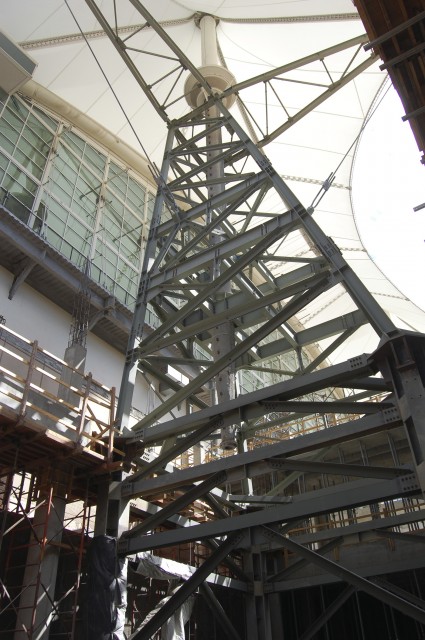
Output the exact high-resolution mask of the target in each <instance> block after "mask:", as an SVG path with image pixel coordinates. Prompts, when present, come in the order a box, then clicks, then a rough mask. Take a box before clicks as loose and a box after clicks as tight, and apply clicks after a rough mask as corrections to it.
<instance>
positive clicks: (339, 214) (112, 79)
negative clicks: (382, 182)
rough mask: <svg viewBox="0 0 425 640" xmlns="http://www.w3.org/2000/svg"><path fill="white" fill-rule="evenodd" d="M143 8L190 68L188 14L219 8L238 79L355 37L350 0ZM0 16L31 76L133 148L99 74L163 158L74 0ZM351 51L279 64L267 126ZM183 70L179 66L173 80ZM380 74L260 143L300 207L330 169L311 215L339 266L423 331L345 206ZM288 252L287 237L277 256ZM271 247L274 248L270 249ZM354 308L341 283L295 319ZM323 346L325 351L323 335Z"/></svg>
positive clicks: (358, 343) (124, 78)
mask: <svg viewBox="0 0 425 640" xmlns="http://www.w3.org/2000/svg"><path fill="white" fill-rule="evenodd" d="M98 4H99V6H100V7H101V9H102V11H103V12H104V13H105V14H110V15H113V2H112V1H106V0H105V1H104V2H99V3H98ZM143 4H144V6H145V7H146V8H147V10H148V11H149V12H150V13H151V14H152V15H153V16H154V17H155V19H156V20H157V21H158V22H160V23H161V24H162V26H163V28H164V29H165V30H166V31H167V33H168V34H169V35H170V37H171V38H172V39H173V40H174V42H175V43H176V44H177V45H178V46H179V47H180V48H181V49H182V50H183V51H184V53H185V54H186V55H187V56H188V57H189V59H190V60H191V61H192V62H193V63H194V64H195V65H196V66H197V67H198V66H200V64H201V46H200V29H199V27H198V25H197V20H196V14H199V13H209V14H212V15H214V16H216V17H217V18H218V19H219V20H218V24H217V37H218V43H219V48H220V52H221V55H222V59H223V62H224V63H225V65H226V66H227V67H228V68H229V70H230V71H231V72H232V73H233V74H234V76H235V78H236V81H237V82H238V83H239V82H241V81H243V80H246V79H248V78H251V77H253V76H256V75H258V74H261V73H264V72H266V71H268V70H271V69H273V68H275V67H278V66H281V65H286V64H288V63H290V62H292V61H296V60H300V59H302V58H303V57H305V56H308V55H310V54H313V53H315V52H317V51H320V50H323V49H326V48H328V47H332V46H334V45H337V44H338V43H340V42H343V41H347V40H349V39H351V38H355V37H357V36H360V35H362V34H363V33H364V26H363V24H362V22H361V21H360V19H359V17H358V14H357V12H356V9H355V7H354V5H353V4H352V2H351V0H286V1H279V0H275V1H271V2H265V3H259V2H258V0H220V1H213V0H179V1H177V0H161V1H160V2H158V1H157V0H144V2H143ZM117 5H118V6H119V14H118V21H119V26H120V27H127V26H131V25H134V24H141V23H143V20H142V19H141V16H140V14H139V13H138V12H137V11H136V10H135V8H134V7H133V5H132V4H131V3H130V2H128V3H127V2H119V3H117ZM23 16H24V19H23ZM2 18H3V19H2V29H3V30H4V31H5V33H6V34H8V35H9V36H10V37H11V38H13V39H14V40H15V41H16V42H19V43H20V44H21V46H23V47H24V48H25V50H26V52H27V53H28V54H29V55H30V56H31V57H32V58H34V59H35V60H36V62H37V63H38V66H37V69H36V72H35V75H34V80H35V81H36V82H37V83H39V84H40V85H42V86H43V87H45V88H47V89H49V90H50V91H52V92H53V93H55V94H57V95H58V96H60V97H61V98H62V99H64V100H66V101H67V102H69V103H70V104H72V105H73V106H74V107H76V108H78V109H79V110H81V111H82V112H84V113H86V114H87V115H88V116H90V117H91V118H93V119H94V120H96V121H98V122H99V123H100V124H101V125H102V126H104V127H105V128H106V129H108V130H109V131H111V132H112V133H113V134H114V135H115V136H117V137H119V138H121V139H122V140H124V141H125V142H126V143H128V144H130V145H132V146H134V147H135V148H136V150H138V151H140V152H141V153H142V152H143V151H142V149H141V148H140V144H139V142H138V140H137V139H136V137H135V135H134V132H133V131H132V129H131V127H130V126H129V123H128V121H127V119H126V117H125V115H124V114H123V111H122V109H121V108H120V105H119V104H118V102H117V99H116V97H115V96H114V95H113V92H112V91H111V89H110V87H109V86H108V82H107V81H106V79H105V77H106V78H107V79H108V81H109V83H110V84H111V86H112V88H113V90H114V92H115V93H116V96H117V97H118V99H119V101H120V103H121V105H122V108H123V110H124V111H125V113H126V115H127V116H128V119H129V120H130V121H131V124H132V126H133V127H134V130H135V131H136V133H137V136H138V137H139V139H140V141H141V142H142V144H143V149H144V150H145V151H146V153H147V155H148V157H149V159H150V160H152V161H154V162H156V163H157V164H160V163H161V156H162V150H163V147H164V142H165V136H166V133H167V128H166V125H165V123H164V122H163V121H162V120H161V118H160V117H159V115H158V114H157V113H156V112H155V110H154V109H153V107H152V105H151V104H150V102H149V100H148V99H147V98H146V96H145V95H144V93H143V92H142V90H141V89H140V87H138V86H137V85H136V83H135V81H134V78H133V77H132V76H131V74H130V73H129V72H128V70H127V69H126V67H125V64H124V62H123V61H122V59H121V58H120V57H119V55H118V54H117V52H116V51H115V49H114V47H113V46H112V45H111V43H110V41H109V39H108V38H107V37H106V36H103V37H102V35H99V34H96V33H93V34H92V35H91V36H90V35H89V36H88V40H87V42H88V43H89V44H90V47H89V46H88V44H87V42H86V41H85V39H84V38H83V37H82V36H81V31H83V32H85V33H87V34H91V32H98V31H100V25H99V24H98V22H97V21H96V19H95V18H94V16H93V14H92V12H91V11H90V10H89V8H88V7H87V6H86V4H85V2H84V1H83V0H68V1H65V0H64V1H62V0H39V1H38V2H36V3H34V2H32V1H30V0H15V2H13V3H8V4H7V8H6V9H4V10H3V12H2ZM80 30H81V31H80ZM134 38H135V46H136V40H137V49H139V50H147V49H149V48H150V50H154V51H155V50H157V51H158V52H159V51H160V48H161V43H160V41H159V39H158V37H157V36H156V35H155V34H154V33H153V31H152V30H151V29H145V30H143V31H142V32H141V33H139V34H138V35H137V36H135V37H134ZM155 47H157V48H158V49H155ZM90 48H91V49H92V50H90ZM152 48H153V49H152ZM354 51H355V49H354V50H353V49H352V48H351V49H348V50H346V51H342V52H340V53H337V54H335V55H333V56H331V57H330V58H327V59H326V62H325V64H323V63H322V62H320V61H316V62H312V63H310V64H308V65H304V66H301V67H299V68H296V69H294V70H292V71H290V72H288V74H287V75H286V76H285V80H284V81H282V82H281V88H280V89H279V92H280V93H279V97H278V96H277V95H276V96H273V95H270V96H269V106H268V113H267V117H268V126H269V127H270V130H272V129H273V126H274V123H275V122H276V126H279V123H280V121H281V111H282V106H281V104H280V103H283V104H284V108H285V110H286V112H287V117H289V118H290V117H293V116H295V115H296V114H297V113H298V112H299V110H300V109H302V108H303V107H304V106H305V105H307V104H308V103H309V102H311V101H312V100H314V99H315V97H316V95H318V93H319V92H322V91H323V88H324V87H325V88H326V87H327V86H328V85H329V84H330V82H335V81H336V80H337V79H338V78H341V77H343V75H344V71H345V69H347V67H348V66H349V65H350V63H351V59H352V57H353V52H354ZM370 55H371V54H370V52H365V51H364V49H363V47H362V46H361V47H360V48H359V50H358V52H357V60H358V61H357V62H356V64H360V63H361V62H362V61H363V60H364V61H366V60H367V59H368V58H370ZM95 56H96V58H97V61H96V59H95ZM133 59H134V60H135V61H136V63H139V64H141V65H143V70H144V74H145V75H146V78H147V80H148V81H149V78H150V76H151V77H152V80H153V79H154V78H156V77H157V76H158V74H160V73H161V65H162V64H163V59H162V58H158V57H155V56H152V55H150V56H149V57H147V56H146V55H145V54H143V53H140V52H135V53H134V58H133ZM100 66H101V68H102V70H101V69H100ZM187 75H188V72H186V75H185V76H184V77H183V78H182V82H183V81H184V80H185V78H186V77H187ZM384 79H385V73H384V72H381V71H380V70H379V61H376V62H374V63H373V64H372V65H371V66H369V67H368V68H366V69H365V70H364V71H363V72H362V73H361V74H359V75H358V76H357V77H356V78H355V79H354V80H352V81H351V82H349V83H348V84H347V85H346V86H344V87H343V88H341V89H340V90H338V91H334V92H332V95H331V96H330V97H329V98H328V99H327V100H326V101H323V102H322V103H321V104H318V106H317V107H316V108H315V109H313V110H312V111H311V113H309V114H307V115H306V116H305V117H303V118H301V119H300V120H299V121H298V122H295V124H293V125H292V126H288V128H287V130H286V131H284V132H283V133H281V135H279V136H278V137H277V138H276V139H275V140H273V141H272V142H270V143H269V144H268V145H267V146H266V147H265V153H266V155H267V156H268V157H269V158H270V160H271V161H272V163H273V165H274V168H275V169H276V170H277V171H278V172H279V173H280V174H281V175H282V176H283V177H284V179H285V180H287V181H288V184H289V186H290V187H291V189H292V190H293V191H294V192H295V194H296V195H297V197H298V198H299V199H300V201H301V202H302V203H303V204H304V206H306V207H307V206H309V205H310V204H311V203H312V202H313V201H314V199H315V198H316V196H317V194H318V193H319V191H320V189H321V185H322V183H323V181H325V180H326V179H327V178H328V176H329V175H330V174H331V173H332V172H334V171H336V176H335V181H334V183H333V185H332V187H331V188H330V189H329V190H328V191H327V192H326V193H325V195H324V197H323V198H322V199H321V200H320V202H319V204H318V206H317V207H316V208H315V213H314V216H315V218H316V220H317V222H318V223H319V224H320V225H321V227H322V228H323V230H324V231H325V233H326V234H327V235H329V236H330V237H332V238H333V240H334V241H335V242H336V244H337V245H338V247H339V248H340V250H341V251H342V253H343V255H344V257H345V259H346V260H347V262H348V263H349V264H350V265H351V266H352V267H353V269H354V270H355V272H356V273H357V274H358V275H359V276H360V278H361V279H362V281H363V282H364V284H365V285H366V286H367V288H368V289H369V290H370V291H371V292H372V294H373V295H374V296H375V297H376V299H377V300H378V302H379V303H380V305H381V306H382V307H383V308H384V309H385V310H386V311H387V312H388V313H389V314H390V315H391V317H392V319H393V320H394V322H395V324H396V325H397V326H399V327H401V328H408V329H415V330H419V331H425V313H424V312H423V311H421V310H420V309H419V308H418V307H416V306H415V305H414V304H413V303H412V302H410V301H409V300H408V299H406V297H405V296H404V295H403V293H401V292H400V291H399V290H398V289H397V288H396V287H395V286H393V284H392V283H391V282H389V280H388V279H387V278H386V277H385V276H384V275H383V273H382V272H381V271H380V270H379V268H378V267H377V265H376V264H374V263H373V262H372V260H371V259H370V258H369V256H368V254H367V252H366V250H365V249H364V247H363V245H362V242H361V240H360V238H359V235H358V231H357V228H356V223H355V220H354V216H353V211H352V203H351V195H352V194H351V174H352V164H353V158H354V156H355V149H356V145H355V144H354V143H355V141H356V139H357V138H358V136H359V134H360V132H361V129H362V127H363V125H364V122H365V118H366V117H367V114H368V112H369V109H370V108H371V105H372V104H373V101H374V99H375V97H376V95H377V93H378V91H379V89H380V87H381V85H382V83H383V81H384ZM264 93H265V85H264V83H260V85H258V84H257V85H255V86H254V87H251V88H248V89H246V90H245V91H243V92H241V97H242V99H243V101H244V104H245V105H246V107H247V108H248V109H249V112H250V113H251V115H252V117H253V118H254V119H255V121H256V122H260V121H261V119H262V118H264ZM188 108H189V107H188V106H187V104H186V102H185V101H184V100H181V101H179V102H176V104H174V105H172V106H171V107H170V110H169V113H170V117H178V116H181V115H183V114H184V113H185V111H187V109H188ZM232 112H234V113H235V116H236V117H237V118H238V119H239V120H240V122H241V123H242V124H244V119H243V114H242V113H241V112H240V110H239V109H238V106H237V105H235V106H234V107H232ZM295 120H296V118H295ZM253 133H254V134H255V135H256V136H257V137H258V139H261V137H263V136H262V134H264V131H261V126H259V127H257V128H256V127H255V126H254V131H253ZM267 206H268V210H269V211H270V212H272V213H273V212H275V213H278V212H280V210H281V209H279V207H281V206H282V203H281V202H280V201H279V202H278V201H277V200H276V202H273V201H270V202H268V203H267ZM235 223H236V221H235ZM296 238H297V239H296V240H294V241H293V242H292V246H291V247H290V251H291V254H292V255H293V256H302V255H304V256H305V255H311V256H314V252H313V251H312V249H311V248H310V247H309V246H308V245H307V243H306V241H305V239H304V237H303V236H302V235H301V234H297V235H296ZM288 251H289V248H288V246H287V245H285V255H288ZM276 252H277V255H279V247H276ZM269 266H270V268H272V270H273V271H274V272H275V273H280V272H281V271H282V269H284V267H282V263H280V262H278V261H276V262H275V263H274V266H273V265H272V264H270V265H269ZM354 309H355V306H354V304H353V303H352V302H351V299H350V297H349V295H348V294H347V293H345V291H344V289H343V288H342V287H339V288H332V289H331V291H330V293H328V294H324V295H322V296H320V297H319V298H318V299H317V300H315V302H314V303H313V304H311V305H310V306H308V307H307V308H305V309H304V310H303V312H302V313H301V314H300V315H299V316H298V318H299V320H300V321H301V322H302V324H303V325H304V326H306V327H310V326H314V325H316V324H318V323H321V322H324V321H326V320H328V319H332V318H335V317H336V316H340V315H342V314H346V313H349V312H350V311H352V310H354ZM355 336H356V339H355V340H353V339H351V340H350V341H346V342H345V343H344V344H343V345H342V347H341V348H340V349H339V350H337V351H335V353H334V354H333V356H332V360H333V361H339V360H342V359H346V358H348V357H351V355H355V354H356V353H359V352H370V351H372V350H373V349H374V348H375V347H376V346H377V336H376V335H375V334H373V333H372V332H370V331H369V330H366V328H363V329H360V330H358V331H357V332H356V334H355ZM321 346H323V347H325V346H326V342H325V341H324V342H323V343H321ZM350 351H352V353H350Z"/></svg>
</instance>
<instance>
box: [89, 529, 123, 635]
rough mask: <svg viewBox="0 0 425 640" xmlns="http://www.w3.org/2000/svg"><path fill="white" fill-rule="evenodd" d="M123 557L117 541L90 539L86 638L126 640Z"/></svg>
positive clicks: (100, 537)
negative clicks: (119, 551)
mask: <svg viewBox="0 0 425 640" xmlns="http://www.w3.org/2000/svg"><path fill="white" fill-rule="evenodd" d="M126 570H127V560H126V558H119V557H117V541H116V539H115V538H112V537H110V536H96V537H95V538H93V540H92V542H91V544H90V547H89V549H88V553H87V597H86V603H85V604H86V606H85V607H84V630H85V638H86V640H125V637H126V636H125V635H124V618H125V609H126V605H127V585H126V579H127V578H126Z"/></svg>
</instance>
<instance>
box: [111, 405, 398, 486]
mask: <svg viewBox="0 0 425 640" xmlns="http://www.w3.org/2000/svg"><path fill="white" fill-rule="evenodd" d="M400 424H401V419H400V416H399V414H398V412H397V411H395V410H392V409H390V410H387V411H383V412H382V413H378V414H373V415H370V416H366V417H364V418H359V419H358V420H354V421H351V422H348V423H344V424H340V425H338V426H335V427H331V428H328V429H322V430H319V431H316V432H312V433H308V434H306V435H303V436H299V437H297V438H291V439H289V440H281V441H279V442H276V443H275V444H272V445H266V446H264V447H261V448H260V447H259V448H256V449H253V450H252V451H247V452H246V453H240V454H238V455H237V456H229V457H226V458H222V459H221V460H214V461H212V462H209V463H207V464H202V465H199V466H195V467H191V468H188V469H181V470H179V471H175V472H174V473H172V474H168V475H167V476H159V477H157V478H151V479H146V480H137V479H136V480H135V481H132V478H131V476H130V477H129V478H127V480H126V481H125V482H123V483H122V484H121V489H122V491H123V495H129V496H136V495H141V494H142V493H143V492H144V491H147V492H149V491H151V492H155V491H161V490H163V491H166V490H170V489H171V488H175V487H177V486H183V485H184V484H190V483H193V482H198V481H201V480H203V479H205V478H206V477H208V476H210V475H212V474H214V473H218V472H220V471H223V470H225V471H226V472H228V473H229V472H230V471H233V472H234V473H233V476H232V477H233V478H235V479H236V477H237V474H238V470H240V477H241V478H242V477H246V473H247V472H249V469H248V467H249V465H253V464H255V463H259V462H260V463H261V462H262V461H263V460H267V459H272V458H274V457H276V456H282V455H284V456H294V455H300V454H303V453H307V452H310V451H315V450H317V449H322V448H324V447H330V446H332V445H334V444H338V443H341V442H345V441H348V440H353V439H358V438H362V437H365V436H367V435H370V434H372V433H378V432H380V431H383V430H387V429H390V428H391V427H395V426H399V425H400ZM220 427H221V423H220V422H218V423H217V422H215V423H212V424H211V432H212V431H214V429H216V428H220ZM199 437H200V438H202V437H205V435H199ZM189 446H190V445H189ZM176 455H177V454H176Z"/></svg>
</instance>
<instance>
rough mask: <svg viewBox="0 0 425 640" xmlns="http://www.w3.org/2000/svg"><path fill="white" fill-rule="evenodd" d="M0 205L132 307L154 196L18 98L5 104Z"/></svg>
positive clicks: (0, 114)
mask: <svg viewBox="0 0 425 640" xmlns="http://www.w3.org/2000/svg"><path fill="white" fill-rule="evenodd" d="M0 109H1V111H0V203H1V204H3V206H4V207H5V208H6V209H8V210H9V211H10V212H11V213H13V214H14V215H15V216H16V217H17V218H18V219H19V220H21V221H22V222H23V223H25V224H26V225H28V226H29V227H30V228H31V229H33V230H34V231H35V232H36V233H38V234H39V235H40V236H42V237H43V238H44V239H45V240H46V241H47V242H48V243H49V244H50V245H52V246H53V247H54V248H55V249H57V250H58V251H59V252H60V253H62V254H63V255H64V256H65V257H66V258H67V259H68V260H70V262H72V263H73V264H74V265H76V266H77V267H79V268H83V265H85V263H86V260H89V261H90V266H91V278H92V279H93V280H95V281H96V282H98V283H99V284H100V285H101V286H102V287H104V288H105V289H107V290H108V291H109V292H110V293H111V295H114V296H115V297H116V298H117V299H118V300H119V301H120V302H122V303H123V304H125V305H126V306H128V307H129V308H132V307H133V306H134V302H135V299H136V294H137V287H138V281H139V275H140V268H141V256H142V249H143V245H144V237H146V233H145V230H146V228H147V226H148V225H149V222H150V218H151V216H152V209H153V202H154V197H155V196H154V194H153V193H149V192H148V187H147V183H145V184H144V183H143V182H142V180H141V179H139V178H137V177H136V176H135V175H132V173H131V171H130V170H129V169H128V168H126V167H124V166H123V165H120V164H119V163H118V162H117V161H116V159H115V158H112V157H111V156H110V155H109V154H107V153H105V152H104V151H101V150H99V149H97V148H96V147H95V146H94V145H93V144H92V143H91V142H88V141H87V140H86V139H84V137H83V136H81V135H79V134H78V133H77V132H75V131H74V130H73V128H72V127H70V126H69V125H67V124H66V123H63V122H60V121H59V120H57V119H55V118H53V117H51V116H50V115H48V114H47V113H45V112H44V111H42V110H41V109H39V108H38V107H36V106H35V105H32V104H30V103H28V102H26V101H25V100H23V99H22V98H20V97H18V96H12V97H10V98H8V99H7V100H6V101H5V102H3V103H0Z"/></svg>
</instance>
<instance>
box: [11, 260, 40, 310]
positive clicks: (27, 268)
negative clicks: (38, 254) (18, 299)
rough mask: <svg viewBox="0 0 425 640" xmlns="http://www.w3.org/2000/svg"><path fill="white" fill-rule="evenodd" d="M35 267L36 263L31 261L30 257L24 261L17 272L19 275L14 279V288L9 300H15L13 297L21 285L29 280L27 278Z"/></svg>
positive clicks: (12, 287)
mask: <svg viewBox="0 0 425 640" xmlns="http://www.w3.org/2000/svg"><path fill="white" fill-rule="evenodd" d="M35 265H36V263H35V262H34V260H31V259H30V258H28V257H27V258H24V260H22V262H21V263H20V265H19V269H18V270H17V273H16V274H15V277H14V278H13V282H12V286H11V287H10V289H9V295H8V298H9V300H12V299H13V296H14V295H15V293H16V292H17V290H18V289H19V287H20V286H21V284H22V283H23V282H25V280H26V279H27V277H28V276H29V274H30V273H31V271H32V270H33V268H34V267H35Z"/></svg>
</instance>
